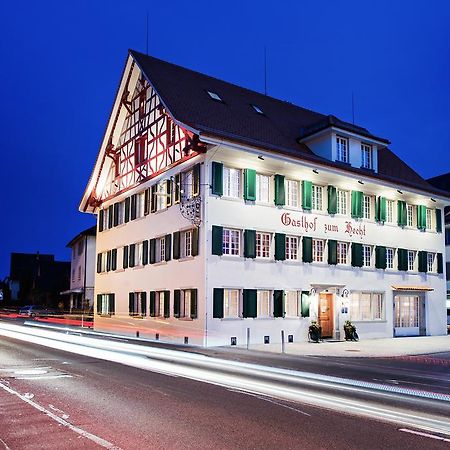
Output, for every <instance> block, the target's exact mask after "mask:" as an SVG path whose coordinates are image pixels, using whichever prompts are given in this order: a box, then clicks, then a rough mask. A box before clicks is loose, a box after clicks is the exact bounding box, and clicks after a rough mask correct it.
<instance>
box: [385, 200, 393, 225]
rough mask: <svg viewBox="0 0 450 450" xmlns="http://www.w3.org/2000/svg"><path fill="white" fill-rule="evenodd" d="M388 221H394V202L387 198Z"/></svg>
mask: <svg viewBox="0 0 450 450" xmlns="http://www.w3.org/2000/svg"><path fill="white" fill-rule="evenodd" d="M386 223H394V202H393V200H386Z"/></svg>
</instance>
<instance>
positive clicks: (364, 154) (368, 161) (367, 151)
mask: <svg viewBox="0 0 450 450" xmlns="http://www.w3.org/2000/svg"><path fill="white" fill-rule="evenodd" d="M361 167H364V168H365V169H373V151H372V146H371V145H368V144H361Z"/></svg>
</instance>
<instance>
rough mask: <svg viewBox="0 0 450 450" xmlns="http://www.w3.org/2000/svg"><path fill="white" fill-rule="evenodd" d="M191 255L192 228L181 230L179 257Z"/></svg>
mask: <svg viewBox="0 0 450 450" xmlns="http://www.w3.org/2000/svg"><path fill="white" fill-rule="evenodd" d="M190 256H192V230H185V231H182V232H181V258H189V257H190Z"/></svg>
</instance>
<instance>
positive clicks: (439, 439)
mask: <svg viewBox="0 0 450 450" xmlns="http://www.w3.org/2000/svg"><path fill="white" fill-rule="evenodd" d="M398 431H403V432H404V433H410V434H417V435H418V436H423V437H426V438H430V439H436V440H438V441H444V442H450V439H447V438H444V437H442V436H436V435H434V434H428V433H422V432H420V431H414V430H408V428H399V430H398Z"/></svg>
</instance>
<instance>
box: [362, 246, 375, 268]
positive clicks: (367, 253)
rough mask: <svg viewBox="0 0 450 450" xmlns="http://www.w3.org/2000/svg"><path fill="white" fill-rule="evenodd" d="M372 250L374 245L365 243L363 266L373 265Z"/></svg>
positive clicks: (363, 247)
mask: <svg viewBox="0 0 450 450" xmlns="http://www.w3.org/2000/svg"><path fill="white" fill-rule="evenodd" d="M372 250H373V247H372V246H371V245H366V244H363V246H362V253H363V267H372Z"/></svg>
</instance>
